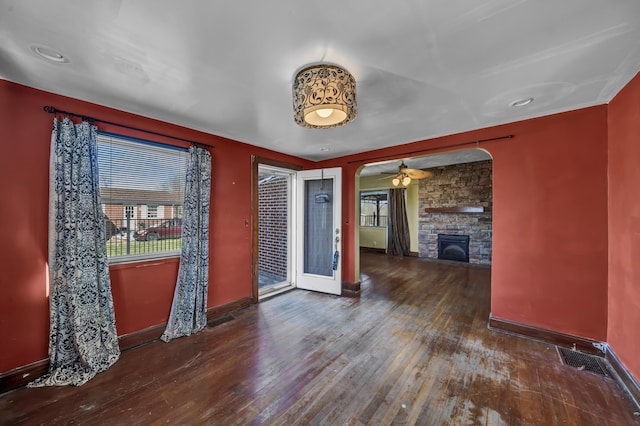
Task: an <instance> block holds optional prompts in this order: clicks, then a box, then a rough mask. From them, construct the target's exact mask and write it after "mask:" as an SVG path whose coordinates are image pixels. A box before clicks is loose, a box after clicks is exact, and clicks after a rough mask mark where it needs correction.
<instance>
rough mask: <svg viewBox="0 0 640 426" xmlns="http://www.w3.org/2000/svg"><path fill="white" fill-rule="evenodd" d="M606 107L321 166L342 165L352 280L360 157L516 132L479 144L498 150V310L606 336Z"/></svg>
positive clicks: (500, 314) (494, 295)
mask: <svg viewBox="0 0 640 426" xmlns="http://www.w3.org/2000/svg"><path fill="white" fill-rule="evenodd" d="M606 114H607V109H606V106H598V107H593V108H587V109H582V110H578V111H572V112H568V113H563V114H556V115H552V116H547V117H542V118H538V119H533V120H526V121H521V122H515V123H511V124H508V125H504V126H498V127H493V128H488V129H482V130H478V131H473V132H467V133H462V134H457V135H451V136H447V137H443V138H438V139H432V140H426V141H421V142H416V143H412V144H407V145H400V146H395V147H392V148H387V149H382V150H377V151H371V152H366V153H361V154H358V155H353V156H348V157H342V158H338V159H333V160H330V161H326V162H323V163H320V164H318V166H320V165H321V166H323V167H335V166H342V167H344V169H343V181H344V189H345V190H344V195H343V206H345V207H344V208H343V221H344V224H343V225H344V226H343V229H344V247H343V253H344V256H345V258H344V263H345V268H344V271H343V273H344V279H345V281H351V282H357V281H359V278H358V277H356V276H355V267H354V266H355V265H354V260H353V256H354V253H355V230H354V227H353V224H352V223H351V222H353V220H352V218H354V217H355V207H354V204H355V203H354V201H353V200H354V191H355V189H354V188H355V173H356V170H357V168H358V167H359V166H361V165H363V164H364V162H360V161H359V160H360V159H366V158H376V157H380V156H390V157H389V158H401V157H406V156H416V155H419V154H408V153H412V152H414V151H416V150H420V149H427V148H433V147H437V146H444V145H452V144H456V143H463V142H468V141H473V140H478V139H485V138H492V137H496V136H503V135H509V134H511V135H514V138H513V139H505V140H500V141H494V142H488V143H483V144H482V145H481V147H483V148H485V149H486V150H488V151H489V152H490V153H491V155H492V156H493V185H494V186H493V200H494V211H493V264H492V278H491V311H492V315H493V316H495V317H497V318H502V319H507V320H511V321H516V322H519V323H524V324H528V325H533V326H537V327H542V328H546V329H550V330H555V331H559V332H563V333H568V334H572V335H576V336H582V337H587V338H591V339H595V340H600V341H603V340H606V337H607V127H606V122H607V115H606ZM467 148H468V147H467ZM432 153H433V152H429V154H432Z"/></svg>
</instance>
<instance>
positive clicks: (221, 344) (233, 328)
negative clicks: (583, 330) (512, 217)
mask: <svg viewBox="0 0 640 426" xmlns="http://www.w3.org/2000/svg"><path fill="white" fill-rule="evenodd" d="M361 262H362V293H361V296H360V297H359V298H344V297H335V296H330V295H324V294H319V293H312V292H307V291H302V290H295V291H292V292H289V293H286V294H283V295H280V296H277V297H275V298H273V299H270V300H267V301H265V302H262V303H260V304H259V305H253V306H250V307H248V308H246V309H243V310H241V311H238V312H236V313H234V314H233V316H234V319H233V320H231V321H227V322H224V323H222V324H220V325H217V326H215V327H209V328H207V329H206V330H205V331H203V332H202V333H200V334H198V335H195V336H192V337H188V338H181V339H177V340H175V341H172V342H171V343H163V342H160V341H156V342H153V343H150V344H147V345H144V346H141V347H138V348H135V349H132V350H129V351H127V352H125V353H123V354H122V358H121V360H120V361H118V363H116V364H115V365H114V366H113V367H112V368H111V369H110V370H109V371H107V372H105V373H102V374H99V375H98V376H97V377H96V378H95V379H93V380H92V381H90V382H89V383H87V384H85V385H84V386H81V387H78V388H73V387H65V388H40V389H27V388H22V389H17V390H15V391H12V392H8V393H6V394H4V395H1V396H0V419H1V420H0V422H1V423H2V424H108V425H149V424H189V425H191V424H209V425H236V424H237V425H244V424H256V425H257V424H269V425H271V424H273V425H307V424H326V425H360V424H366V425H392V424H398V425H405V424H407V425H411V424H419V425H545V426H547V425H616V426H620V425H640V420H639V419H638V418H636V417H634V415H633V406H632V405H631V403H630V402H629V401H628V400H627V399H626V398H625V396H624V395H623V393H622V392H621V391H620V389H619V388H618V387H617V385H616V384H615V383H614V382H613V381H612V380H611V379H608V378H603V377H601V376H598V375H596V374H593V373H589V372H585V371H578V370H577V369H574V368H571V367H568V366H564V365H562V364H561V362H560V361H559V357H558V355H557V353H556V350H555V348H554V347H553V346H550V345H547V344H544V343H540V342H535V341H532V340H528V339H524V338H519V337H514V336H511V335H507V334H503V333H499V332H494V331H490V330H488V329H487V319H488V317H489V306H490V270H489V269H484V268H477V267H470V266H466V265H452V264H443V263H437V262H432V261H426V260H421V259H416V258H404V259H399V258H395V257H388V256H385V255H380V254H367V253H363V255H362V259H361ZM214 285H215V284H214Z"/></svg>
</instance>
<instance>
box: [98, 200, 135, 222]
mask: <svg viewBox="0 0 640 426" xmlns="http://www.w3.org/2000/svg"><path fill="white" fill-rule="evenodd" d="M103 207H104V204H103ZM134 212H135V206H124V217H125V219H135V216H134V214H135V213H134Z"/></svg>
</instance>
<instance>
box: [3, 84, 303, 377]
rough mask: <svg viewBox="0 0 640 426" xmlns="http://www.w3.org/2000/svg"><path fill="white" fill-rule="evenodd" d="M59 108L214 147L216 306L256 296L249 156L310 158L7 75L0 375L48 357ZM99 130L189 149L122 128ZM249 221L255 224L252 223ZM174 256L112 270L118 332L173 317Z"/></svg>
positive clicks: (212, 287) (212, 296)
mask: <svg viewBox="0 0 640 426" xmlns="http://www.w3.org/2000/svg"><path fill="white" fill-rule="evenodd" d="M45 105H53V106H54V107H56V108H58V109H62V110H66V111H72V112H74V113H78V114H84V115H87V116H93V117H96V118H99V119H102V120H106V121H112V122H117V123H120V124H125V125H129V126H135V127H139V128H143V129H147V130H151V131H155V132H160V133H165V134H170V135H173V136H178V137H182V138H186V139H191V140H196V141H199V142H201V143H204V144H207V145H215V148H214V149H213V150H212V154H213V161H212V167H213V171H212V176H213V179H212V191H211V192H212V194H211V197H212V198H211V200H212V202H211V218H210V231H211V239H210V247H209V253H210V259H211V261H210V271H209V277H210V284H209V300H208V305H209V307H214V306H219V305H223V304H226V303H229V302H233V301H236V300H239V299H242V298H245V297H251V296H252V289H251V285H252V283H251V254H252V251H251V225H250V224H251V155H252V154H255V155H259V156H262V157H267V158H271V159H274V160H279V161H287V162H290V163H294V164H299V165H302V166H304V167H307V168H308V167H309V166H310V165H311V164H312V163H310V162H309V161H306V160H302V159H299V158H295V157H291V156H286V155H283V154H279V153H275V152H272V151H268V150H265V149H261V148H257V147H254V146H251V145H247V144H244V143H240V142H236V141H231V140H228V139H224V138H221V137H216V136H213V135H209V134H205V133H201V132H197V131H195V130H190V129H186V128H182V127H179V126H175V125H172V124H168V123H163V122H160V121H156V120H152V119H148V118H144V117H140V116H136V115H133V114H128V113H124V112H121V111H117V110H113V109H110V108H107V107H103V106H99V105H95V104H90V103H86V102H82V101H79V100H74V99H70V98H66V97H63V96H58V95H54V94H51V93H47V92H43V91H39V90H35V89H32V88H28V87H25V86H21V85H18V84H14V83H10V82H7V81H4V80H0V148H1V149H2V155H0V199H1V200H2V202H1V204H0V235H2V242H3V243H2V245H0V247H1V248H0V250H1V252H0V259H1V261H2V268H1V270H2V275H1V278H0V290H1V295H2V296H1V297H0V339H1V341H2V350H0V373H3V372H6V371H8V370H11V369H13V368H15V367H18V366H22V365H26V364H29V363H32V362H35V361H38V360H41V359H45V358H46V357H47V342H48V333H49V306H48V303H49V302H48V298H47V294H46V291H47V290H46V286H47V276H48V273H47V238H48V237H47V225H48V219H47V215H48V191H49V186H48V185H49V184H48V181H49V145H50V139H51V126H52V120H53V116H52V115H50V114H47V113H45V112H44V111H43V110H42V107H43V106H45ZM99 127H100V129H101V130H106V131H111V132H114V133H118V134H126V135H130V136H137V137H142V138H148V139H153V140H157V141H159V142H166V143H171V144H175V145H181V146H187V144H182V143H180V142H177V141H175V140H172V139H166V140H163V139H162V138H159V137H151V136H149V135H146V134H144V133H138V134H136V133H135V132H132V131H126V130H125V129H122V128H119V127H109V126H106V125H100V126H99ZM245 220H246V221H248V223H249V226H245ZM177 270H178V262H177V259H169V260H162V261H153V262H141V263H135V264H129V265H117V266H112V267H111V278H112V291H113V298H114V305H115V312H116V326H117V329H118V334H119V335H123V334H127V333H131V332H133V331H137V330H141V329H144V328H147V327H149V326H152V325H156V324H161V323H163V322H166V321H167V319H168V317H169V310H170V308H171V300H172V297H173V290H174V287H175V280H176V276H177Z"/></svg>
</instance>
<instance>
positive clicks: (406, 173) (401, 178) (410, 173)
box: [384, 160, 433, 186]
mask: <svg viewBox="0 0 640 426" xmlns="http://www.w3.org/2000/svg"><path fill="white" fill-rule="evenodd" d="M430 176H433V173H431V172H428V171H426V170H420V169H410V168H408V167H407V165H406V164H404V160H403V161H402V163H401V164H400V165H399V166H398V173H394V174H393V176H389V177H385V178H384V179H389V178H391V179H392V180H391V183H393V186H398V185H400V184H401V183H402V186H407V185H409V184H410V183H411V180H412V179H416V180H418V179H424V178H428V177H430Z"/></svg>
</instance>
